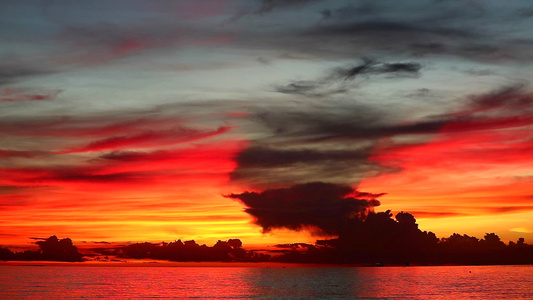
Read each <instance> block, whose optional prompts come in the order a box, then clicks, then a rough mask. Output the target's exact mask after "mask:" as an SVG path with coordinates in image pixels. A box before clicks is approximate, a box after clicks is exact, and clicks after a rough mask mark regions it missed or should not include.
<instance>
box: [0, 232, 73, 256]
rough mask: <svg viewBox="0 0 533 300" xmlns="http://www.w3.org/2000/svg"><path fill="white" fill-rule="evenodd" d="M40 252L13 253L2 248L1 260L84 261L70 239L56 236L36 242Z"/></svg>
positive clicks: (0, 249)
mask: <svg viewBox="0 0 533 300" xmlns="http://www.w3.org/2000/svg"><path fill="white" fill-rule="evenodd" d="M35 244H37V245H38V246H39V250H26V251H23V252H13V251H11V250H9V249H7V248H2V247H0V260H12V261H69V262H79V261H83V256H82V254H81V253H79V252H78V249H77V248H76V246H74V245H73V244H72V240H71V239H69V238H64V239H58V238H57V237H56V236H55V235H53V236H51V237H49V238H47V239H42V240H41V241H37V242H35Z"/></svg>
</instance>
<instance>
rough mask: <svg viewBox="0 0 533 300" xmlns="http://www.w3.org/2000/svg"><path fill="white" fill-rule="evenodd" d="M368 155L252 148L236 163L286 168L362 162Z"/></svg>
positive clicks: (363, 151) (361, 151)
mask: <svg viewBox="0 0 533 300" xmlns="http://www.w3.org/2000/svg"><path fill="white" fill-rule="evenodd" d="M369 155H370V149H369V148H363V149H353V150H329V151H320V150H312V149H300V150H288V149H283V150H278V149H273V148H268V147H260V146H254V147H250V148H248V149H245V150H243V151H242V152H241V153H240V154H239V156H238V157H237V159H236V161H237V163H238V164H239V165H246V166H249V167H275V166H287V165H291V164H296V163H327V162H328V161H336V160H342V161H354V162H357V161H361V160H362V161H364V160H366V159H367V158H368V156H369Z"/></svg>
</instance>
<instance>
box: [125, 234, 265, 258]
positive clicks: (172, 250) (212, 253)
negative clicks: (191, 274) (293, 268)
mask: <svg viewBox="0 0 533 300" xmlns="http://www.w3.org/2000/svg"><path fill="white" fill-rule="evenodd" d="M115 254H116V255H117V256H118V257H122V258H137V259H142V258H150V259H162V260H170V261H226V262H259V261H268V260H269V258H270V257H269V256H268V255H264V254H260V253H257V252H255V251H246V250H245V249H243V248H242V242H241V240H239V239H229V240H228V241H220V240H219V241H218V242H217V243H216V244H215V245H214V246H213V247H208V246H206V245H199V244H197V243H196V242H195V241H193V240H191V241H185V242H182V241H181V240H177V241H175V242H171V243H165V242H163V243H159V244H153V243H138V244H132V245H128V246H125V247H121V248H116V252H115Z"/></svg>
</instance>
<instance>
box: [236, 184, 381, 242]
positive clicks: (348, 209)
mask: <svg viewBox="0 0 533 300" xmlns="http://www.w3.org/2000/svg"><path fill="white" fill-rule="evenodd" d="M358 196H359V193H358V192H357V191H356V190H354V189H353V188H351V187H350V186H345V185H336V184H330V183H322V182H314V183H306V184H300V185H295V186H292V187H290V188H281V189H269V190H265V191H263V192H259V193H257V192H244V193H241V194H230V195H227V196H226V197H228V198H232V199H237V200H240V201H241V202H242V203H243V204H244V205H246V207H247V208H245V211H246V212H247V213H248V214H250V215H252V216H253V217H254V218H255V223H256V224H257V225H259V226H261V227H262V228H263V231H264V232H269V231H271V230H272V229H276V228H287V229H291V230H303V229H310V230H312V231H314V232H316V233H317V234H325V235H336V234H338V233H339V231H340V229H341V228H342V226H343V223H344V222H345V221H346V220H347V219H351V218H364V217H365V216H366V215H367V214H368V212H369V211H372V210H373V208H374V207H375V206H379V205H380V203H379V201H378V200H376V199H375V198H376V196H380V195H372V196H374V197H367V199H358V198H357V197H358ZM365 196H369V194H365Z"/></svg>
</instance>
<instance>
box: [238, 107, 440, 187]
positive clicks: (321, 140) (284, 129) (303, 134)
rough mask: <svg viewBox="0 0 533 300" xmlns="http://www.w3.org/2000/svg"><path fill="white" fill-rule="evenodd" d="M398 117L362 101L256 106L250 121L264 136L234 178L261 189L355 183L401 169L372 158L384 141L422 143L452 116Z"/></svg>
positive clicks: (249, 150) (241, 159) (255, 142)
mask: <svg viewBox="0 0 533 300" xmlns="http://www.w3.org/2000/svg"><path fill="white" fill-rule="evenodd" d="M393 115H394V112H391V111H388V110H385V111H380V110H379V109H376V108H373V107H369V106H365V105H361V104H350V105H344V106H337V105H327V106H325V105H316V106H314V105H313V104H311V103H309V102H306V105H305V108H304V106H303V104H302V105H295V106H292V107H287V106H279V107H276V106H274V105H271V106H270V107H268V108H267V107H265V108H256V109H255V113H254V114H251V115H250V116H249V117H248V121H251V122H253V123H255V124H252V125H255V126H254V127H256V129H255V130H257V132H261V135H258V136H257V138H255V139H254V140H252V143H251V144H250V146H249V148H247V149H245V150H243V151H241V152H240V153H239V154H238V155H237V156H236V158H235V160H236V162H237V167H236V168H235V169H234V171H233V172H232V173H231V174H230V178H231V179H232V180H234V181H238V182H240V183H241V184H245V185H248V186H251V187H256V188H257V187H263V188H264V187H279V186H286V185H287V184H298V183H305V182H309V181H327V182H334V183H339V184H354V183H357V182H359V181H360V180H362V179H363V178H364V177H368V176H377V175H380V174H383V173H387V172H394V171H398V169H397V168H392V167H390V166H382V165H379V164H378V163H376V162H375V161H373V160H371V159H370V158H371V156H372V155H373V154H374V153H373V152H374V148H375V147H376V146H377V145H378V143H379V141H381V140H383V139H387V138H392V137H403V136H411V137H413V136H417V137H420V142H422V141H423V140H424V139H425V138H426V137H428V136H429V135H431V134H434V133H436V132H438V131H439V130H440V129H441V128H442V127H443V126H444V125H445V124H447V123H448V122H449V120H450V118H449V117H445V116H440V117H433V118H426V119H421V120H416V121H412V122H410V123H407V122H403V123H401V124H399V123H397V122H395V121H392V119H393V118H392V116H393ZM415 142H416V141H415Z"/></svg>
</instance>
